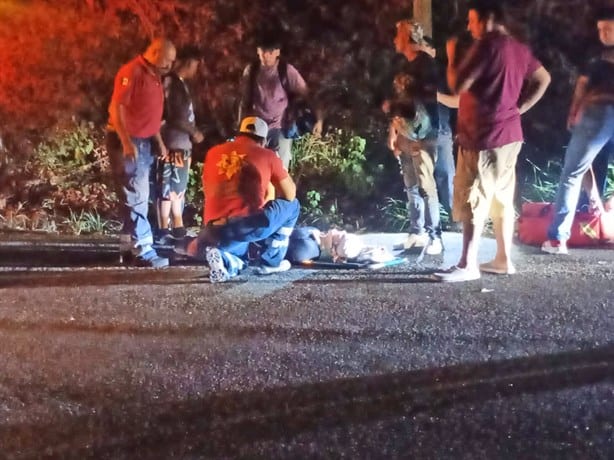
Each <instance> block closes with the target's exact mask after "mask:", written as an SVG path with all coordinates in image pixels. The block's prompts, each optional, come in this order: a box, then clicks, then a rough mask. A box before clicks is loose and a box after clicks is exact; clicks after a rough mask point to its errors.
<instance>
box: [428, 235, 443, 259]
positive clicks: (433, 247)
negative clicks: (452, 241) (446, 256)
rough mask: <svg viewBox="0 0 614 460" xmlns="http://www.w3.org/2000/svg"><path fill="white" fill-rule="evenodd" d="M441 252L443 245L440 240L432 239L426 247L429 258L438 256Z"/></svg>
mask: <svg viewBox="0 0 614 460" xmlns="http://www.w3.org/2000/svg"><path fill="white" fill-rule="evenodd" d="M442 252H443V243H442V241H441V238H433V239H432V240H431V242H430V243H429V245H428V246H427V247H426V253H427V254H428V255H429V256H438V255H439V254H441V253H442Z"/></svg>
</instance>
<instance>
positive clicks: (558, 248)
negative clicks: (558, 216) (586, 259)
mask: <svg viewBox="0 0 614 460" xmlns="http://www.w3.org/2000/svg"><path fill="white" fill-rule="evenodd" d="M542 251H544V252H547V253H548V254H569V251H568V250H567V242H566V241H559V240H548V241H545V242H544V244H542Z"/></svg>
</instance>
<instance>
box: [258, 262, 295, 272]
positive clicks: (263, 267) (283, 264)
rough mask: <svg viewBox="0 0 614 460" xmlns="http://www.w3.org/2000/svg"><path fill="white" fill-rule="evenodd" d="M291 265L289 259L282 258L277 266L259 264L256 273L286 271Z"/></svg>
mask: <svg viewBox="0 0 614 460" xmlns="http://www.w3.org/2000/svg"><path fill="white" fill-rule="evenodd" d="M291 267H292V264H290V261H289V260H286V259H284V260H282V261H281V263H280V264H279V265H278V266H277V267H272V266H270V265H261V266H260V267H258V268H256V273H257V274H258V275H271V274H272V273H281V272H287V271H288V270H290V268H291Z"/></svg>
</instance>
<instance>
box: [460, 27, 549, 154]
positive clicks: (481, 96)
mask: <svg viewBox="0 0 614 460" xmlns="http://www.w3.org/2000/svg"><path fill="white" fill-rule="evenodd" d="M540 67H541V63H540V62H539V61H538V60H537V59H535V57H534V56H533V54H532V53H531V50H530V49H529V48H528V47H527V46H526V45H523V44H522V43H520V42H518V41H517V40H515V39H514V38H512V37H510V36H509V35H504V34H501V33H498V32H490V33H488V34H486V35H485V36H484V38H482V39H481V40H478V41H477V42H476V43H475V44H474V45H473V47H472V48H471V50H470V51H469V54H468V55H467V57H466V59H465V60H464V61H463V63H462V64H461V66H460V69H459V78H460V79H462V78H463V77H466V76H468V75H469V76H476V80H475V82H474V84H473V85H472V86H471V88H470V89H469V90H468V91H466V92H463V93H461V95H460V104H459V108H458V142H459V144H460V145H461V146H462V147H465V148H467V149H474V150H485V149H492V148H497V147H502V146H504V145H506V144H510V143H512V142H517V141H522V140H523V135H522V126H521V124H520V113H519V112H518V100H519V98H520V92H521V91H522V87H523V83H524V81H525V80H526V79H527V78H528V77H529V76H530V75H531V74H533V72H535V71H536V70H537V69H539V68H540Z"/></svg>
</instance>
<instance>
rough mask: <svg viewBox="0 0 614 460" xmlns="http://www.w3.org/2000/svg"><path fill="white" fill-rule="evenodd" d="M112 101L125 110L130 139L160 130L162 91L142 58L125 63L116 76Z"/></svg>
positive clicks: (162, 105)
mask: <svg viewBox="0 0 614 460" xmlns="http://www.w3.org/2000/svg"><path fill="white" fill-rule="evenodd" d="M111 99H112V101H113V102H115V103H117V104H121V105H123V106H124V107H125V123H126V130H127V131H128V134H129V135H130V136H132V137H151V136H153V135H155V134H156V133H158V132H159V131H160V125H161V123H162V110H163V108H164V90H163V87H162V81H161V79H160V77H159V76H158V75H157V74H155V73H152V72H151V71H150V69H149V67H148V64H147V63H146V62H145V59H144V58H143V56H138V57H136V58H134V59H133V60H132V61H130V62H128V63H127V64H125V65H124V66H123V67H122V68H121V69H119V72H117V75H116V76H115V87H114V88H113V96H112V98H111Z"/></svg>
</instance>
